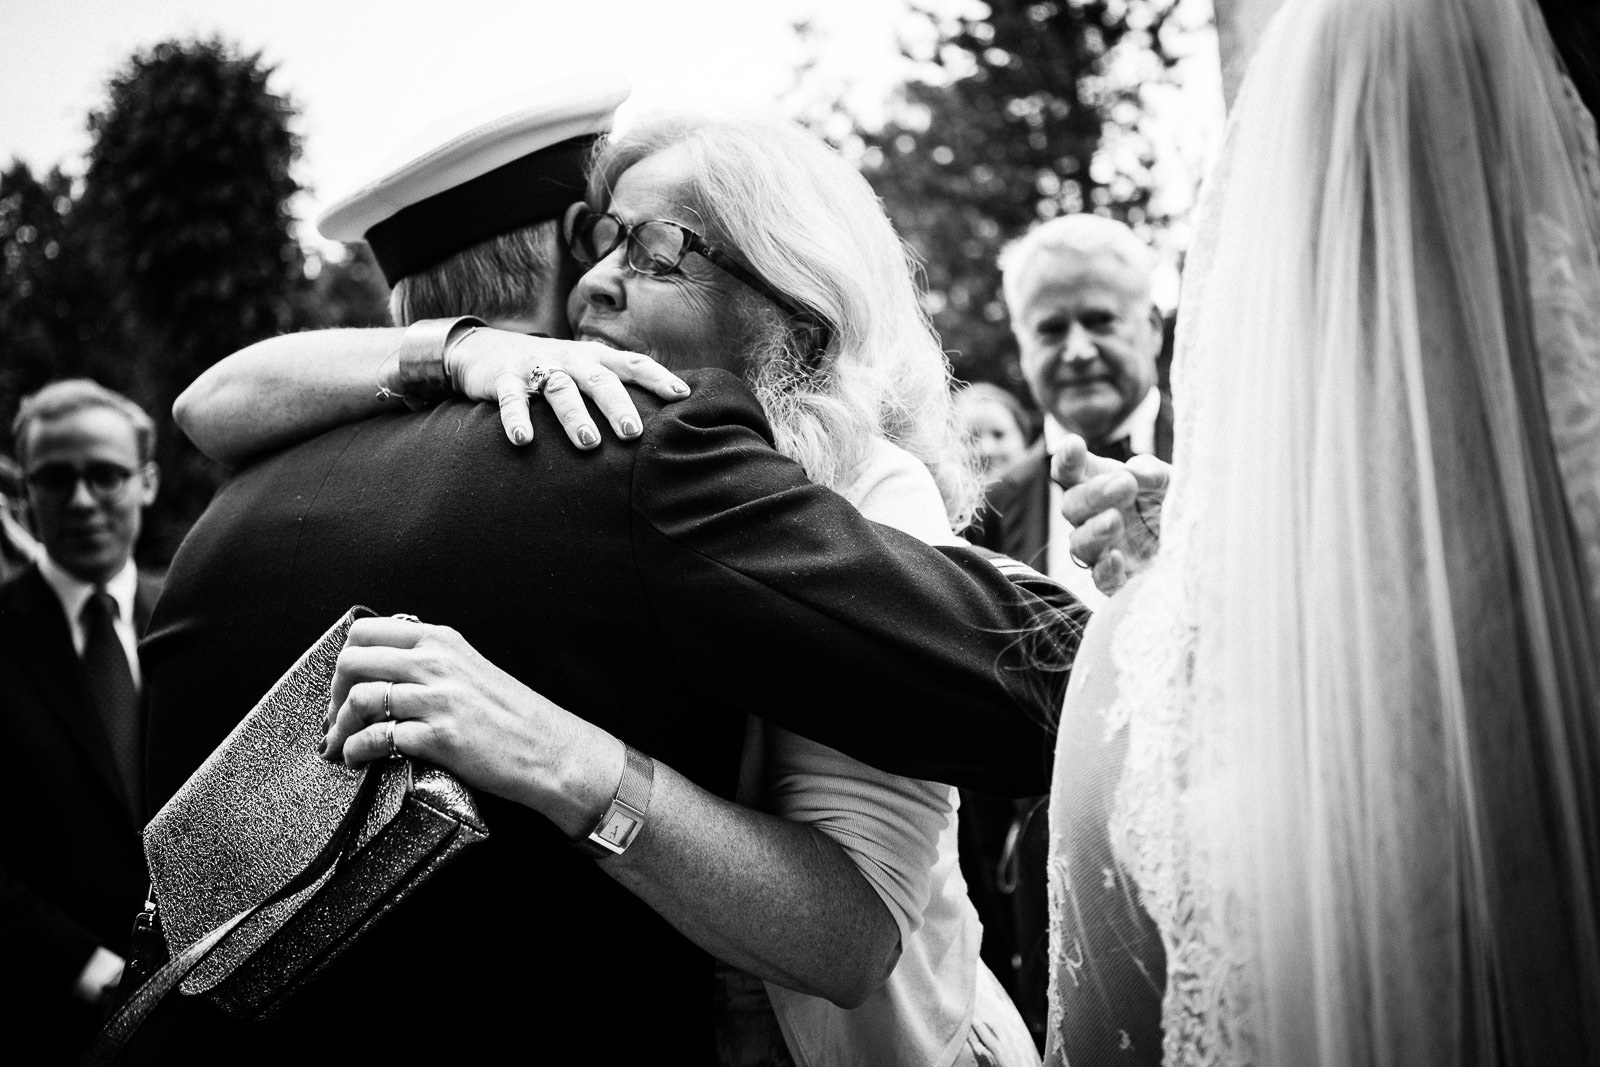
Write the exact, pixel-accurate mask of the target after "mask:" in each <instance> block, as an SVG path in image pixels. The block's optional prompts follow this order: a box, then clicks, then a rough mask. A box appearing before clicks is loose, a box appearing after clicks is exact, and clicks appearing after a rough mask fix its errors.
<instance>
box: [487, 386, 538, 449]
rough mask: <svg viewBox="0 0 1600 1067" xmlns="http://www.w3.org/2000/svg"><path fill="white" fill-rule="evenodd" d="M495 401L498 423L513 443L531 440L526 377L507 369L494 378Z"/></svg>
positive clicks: (531, 430) (522, 443)
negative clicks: (498, 407)
mask: <svg viewBox="0 0 1600 1067" xmlns="http://www.w3.org/2000/svg"><path fill="white" fill-rule="evenodd" d="M494 395H495V402H496V403H497V404H499V405H500V425H501V426H502V427H503V428H504V429H505V431H506V438H507V439H508V440H509V441H510V442H511V443H512V444H514V445H525V444H527V443H528V442H530V441H532V440H533V420H532V419H531V418H529V417H528V379H527V378H525V377H523V376H522V375H520V374H513V373H511V372H510V371H507V372H506V373H505V374H502V375H500V376H498V377H497V378H495V380H494Z"/></svg>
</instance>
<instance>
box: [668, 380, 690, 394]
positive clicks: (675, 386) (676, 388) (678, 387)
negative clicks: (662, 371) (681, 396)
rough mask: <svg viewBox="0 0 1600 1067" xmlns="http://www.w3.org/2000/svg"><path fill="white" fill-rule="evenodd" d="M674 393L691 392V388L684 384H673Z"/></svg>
mask: <svg viewBox="0 0 1600 1067" xmlns="http://www.w3.org/2000/svg"><path fill="white" fill-rule="evenodd" d="M672 391H673V392H674V393H687V392H688V391H689V387H688V386H687V385H685V384H684V383H682V382H673V383H672Z"/></svg>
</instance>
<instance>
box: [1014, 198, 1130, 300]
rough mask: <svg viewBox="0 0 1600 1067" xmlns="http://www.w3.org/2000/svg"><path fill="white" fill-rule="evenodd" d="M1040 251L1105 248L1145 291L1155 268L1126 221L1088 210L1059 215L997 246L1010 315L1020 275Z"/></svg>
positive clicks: (1084, 251) (1084, 252) (1019, 287)
mask: <svg viewBox="0 0 1600 1067" xmlns="http://www.w3.org/2000/svg"><path fill="white" fill-rule="evenodd" d="M1042 252H1077V253H1079V254H1080V255H1087V254H1092V253H1100V252H1109V253H1110V254H1111V255H1112V256H1114V257H1115V258H1116V259H1118V260H1120V261H1121V262H1122V264H1123V265H1124V266H1125V267H1127V268H1129V270H1130V271H1133V272H1134V273H1135V274H1137V275H1138V276H1139V277H1141V278H1143V279H1144V281H1143V286H1144V289H1145V291H1146V293H1147V294H1148V292H1149V288H1150V281H1151V276H1152V275H1153V274H1154V273H1155V268H1156V256H1155V253H1154V252H1152V251H1151V250H1150V246H1149V245H1147V244H1145V242H1143V241H1141V240H1140V239H1139V235H1138V234H1136V233H1134V232H1133V230H1131V229H1129V228H1128V226H1127V224H1126V223H1122V222H1118V221H1117V220H1116V219H1108V218H1106V217H1105V216H1103V215H1090V214H1088V213H1080V214H1076V215H1061V216H1058V217H1057V218H1053V219H1050V220H1049V221H1048V222H1041V223H1039V224H1038V225H1037V226H1035V227H1033V229H1031V230H1029V231H1028V232H1027V233H1025V234H1023V235H1022V236H1021V237H1019V238H1017V239H1016V240H1015V241H1012V242H1011V243H1010V244H1008V245H1006V246H1005V247H1004V248H1002V249H1001V250H1000V285H1001V288H1002V289H1003V290H1004V293H1005V300H1006V307H1007V308H1008V309H1009V310H1010V312H1011V314H1012V315H1015V314H1016V311H1017V306H1018V304H1019V299H1018V298H1019V295H1020V293H1021V291H1022V282H1023V279H1024V278H1026V277H1027V276H1028V270H1029V268H1030V267H1031V266H1032V265H1033V262H1034V260H1036V259H1038V258H1039V255H1040V253H1042Z"/></svg>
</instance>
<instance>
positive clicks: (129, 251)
mask: <svg viewBox="0 0 1600 1067" xmlns="http://www.w3.org/2000/svg"><path fill="white" fill-rule="evenodd" d="M272 74H273V68H271V67H270V66H266V65H264V64H263V63H262V61H261V57H260V56H259V55H243V54H240V53H239V52H238V51H237V50H236V49H235V48H233V47H232V46H230V45H228V44H226V43H224V42H222V41H220V40H216V39H212V40H199V41H168V42H165V43H162V44H158V45H156V46H155V47H153V48H151V49H149V50H148V51H143V52H140V53H137V54H135V55H134V56H133V57H132V58H131V59H130V60H129V62H128V63H127V64H126V66H124V67H123V69H122V70H120V71H119V72H118V73H117V74H116V75H115V76H114V77H113V78H112V79H111V81H110V83H109V84H108V86H107V98H106V102H105V104H104V105H103V106H102V107H101V108H99V109H97V110H96V111H95V112H94V113H93V114H92V115H90V116H89V119H88V123H89V130H90V133H91V135H92V147H91V149H90V152H89V156H88V160H87V170H86V173H85V175H84V178H83V180H82V181H81V183H77V185H76V186H75V185H74V183H73V182H71V181H70V180H69V179H68V178H66V177H65V176H64V175H63V174H62V173H61V172H60V171H59V170H55V171H52V172H51V173H50V174H49V175H46V176H45V177H44V178H43V179H40V178H37V177H35V176H34V175H33V173H32V172H31V171H30V170H29V168H28V167H27V165H26V164H24V163H21V162H16V163H13V164H12V166H11V167H10V169H8V170H6V171H4V172H3V173H0V251H3V255H4V262H3V263H0V350H3V351H4V352H5V353H6V359H5V360H4V361H3V362H0V433H7V434H8V433H9V427H10V420H11V416H12V415H13V414H14V413H15V411H16V406H17V404H18V402H19V401H20V399H21V397H22V396H24V395H26V394H27V393H29V392H32V391H33V390H35V389H37V388H39V387H40V386H42V385H44V384H45V383H46V382H49V381H51V380H53V379H56V378H62V377H68V376H73V375H88V376H90V377H93V378H95V379H97V380H98V381H100V382H102V383H103V384H105V385H107V386H109V387H111V388H113V389H116V390H118V391H120V392H123V393H126V394H127V395H129V396H130V397H132V398H133V399H134V400H136V401H138V402H139V403H140V404H141V405H142V406H144V408H145V409H146V410H148V411H149V412H150V413H151V414H152V415H153V416H155V417H156V419H157V423H158V426H159V428H160V433H159V438H158V441H159V443H158V451H157V459H158V461H159V462H160V463H161V467H162V486H161V492H160V494H159V495H158V497H157V499H156V503H155V505H154V506H153V507H152V508H150V509H149V511H148V512H147V513H146V516H145V536H144V538H143V540H142V543H141V545H140V558H141V560H142V561H143V562H145V563H146V564H154V565H161V564H164V563H165V562H166V560H167V559H169V558H170V557H171V554H172V552H173V550H174V549H175V548H176V547H177V543H178V541H179V540H180V539H181V538H182V536H183V534H184V533H185V532H186V531H187V529H188V527H189V525H190V524H191V523H192V522H193V520H194V519H195V517H196V516H197V515H198V514H199V512H200V510H201V509H202V508H203V507H204V506H205V504H206V502H207V501H208V500H209V499H210V496H211V493H212V491H213V490H214V489H215V488H216V485H217V484H218V482H219V481H220V478H221V471H220V470H219V469H218V468H216V466H215V465H214V464H212V463H211V462H210V461H209V460H207V459H205V458H204V457H203V456H201V455H200V454H199V453H198V452H197V451H196V450H195V449H194V448H193V447H192V446H190V445H189V444H188V442H187V441H186V440H185V439H184V438H183V437H182V435H181V434H179V432H178V431H177V428H176V426H175V425H174V424H173V423H172V421H171V418H170V412H171V410H172V402H173V400H174V399H175V398H176V397H177V395H178V393H180V392H181V391H182V390H183V389H184V387H185V386H187V385H188V384H189V383H190V382H191V381H193V380H194V378H195V376H196V375H198V374H199V373H200V372H201V371H203V370H205V368H207V367H209V366H210V365H211V364H212V363H214V362H216V361H217V360H218V359H220V358H221V357H223V356H225V355H227V354H228V353H230V352H233V351H236V350H237V349H240V348H243V347H245V346H246V345H249V344H251V343H253V342H255V341H259V340H261V339H263V338H266V337H270V336H272V335H274V334H277V333H281V332H283V331H286V330H291V329H303V328H308V327H313V326H322V325H372V324H376V323H380V322H382V321H384V318H385V310H384V307H385V299H386V290H385V289H384V287H383V285H382V281H381V279H380V278H379V277H378V276H377V273H376V270H375V268H373V267H372V266H371V264H370V263H368V264H365V265H364V264H363V263H362V262H361V261H360V260H359V259H348V260H344V261H335V262H327V263H325V262H321V261H320V260H319V261H317V262H316V263H313V264H308V263H307V259H306V254H305V253H304V252H303V251H302V249H301V247H300V245H299V243H298V242H297V241H296V239H295V236H294V228H293V227H294V217H293V214H292V210H291V203H292V201H293V199H294V198H295V197H296V196H297V195H298V194H299V192H300V185H299V183H298V182H297V181H296V180H295V178H294V176H293V168H294V164H295V161H296V159H297V157H298V155H299V151H300V142H299V138H298V136H297V135H296V134H295V133H294V132H293V129H292V122H293V120H294V118H295V109H294V106H293V104H292V102H291V101H290V100H288V99H287V98H286V97H284V96H282V95H280V94H278V93H275V92H273V91H272V89H271V88H270V86H269V84H268V83H269V81H270V80H271V77H272ZM313 275H314V276H315V277H313Z"/></svg>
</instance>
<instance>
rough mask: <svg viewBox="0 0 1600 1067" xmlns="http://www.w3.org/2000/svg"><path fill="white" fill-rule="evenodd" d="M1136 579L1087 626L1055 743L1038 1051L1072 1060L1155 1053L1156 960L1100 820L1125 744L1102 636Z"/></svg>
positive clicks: (1080, 1064) (1161, 964)
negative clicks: (1042, 1028) (1046, 989)
mask: <svg viewBox="0 0 1600 1067" xmlns="http://www.w3.org/2000/svg"><path fill="white" fill-rule="evenodd" d="M1135 588H1137V587H1136V586H1135V587H1130V589H1128V590H1125V591H1124V592H1123V593H1121V594H1120V595H1118V596H1116V597H1113V598H1112V600H1111V602H1110V603H1109V604H1108V605H1107V606H1106V608H1104V609H1103V610H1102V611H1101V612H1100V613H1098V614H1096V615H1095V617H1094V618H1093V620H1091V622H1090V624H1089V627H1088V629H1087V631H1086V632H1085V634H1084V640H1083V646H1082V649H1081V650H1080V653H1079V656H1078V660H1077V665H1076V666H1075V667H1074V668H1073V673H1072V683H1071V686H1070V687H1069V689H1068V691H1067V698H1066V703H1065V706H1064V707H1063V709H1062V719H1061V731H1060V734H1059V737H1058V739H1057V742H1056V764H1055V782H1054V785H1053V787H1052V789H1051V794H1050V796H1051V800H1050V858H1049V876H1050V882H1049V890H1050V949H1051V952H1050V955H1051V961H1052V973H1051V976H1050V1030H1049V1034H1048V1037H1047V1043H1046V1046H1045V1060H1046V1062H1047V1063H1050V1064H1058V1065H1059V1064H1065V1063H1070V1064H1071V1065H1072V1067H1096V1065H1098V1064H1132V1065H1138V1064H1152V1065H1153V1064H1159V1063H1160V1062H1161V996H1162V985H1163V976H1164V974H1165V966H1166V965H1165V959H1164V956H1163V953H1162V947H1161V940H1160V938H1159V936H1158V935H1157V932H1156V928H1155V925H1154V924H1153V923H1152V922H1151V921H1150V918H1149V916H1148V915H1146V913H1145V911H1144V908H1143V906H1142V905H1141V903H1140V900H1139V895H1138V891H1137V889H1136V887H1135V885H1134V883H1133V881H1132V879H1131V878H1130V877H1129V875H1128V872H1127V871H1126V870H1125V869H1124V868H1123V867H1122V866H1121V865H1120V864H1118V862H1117V861H1116V860H1115V858H1114V857H1113V855H1112V848H1111V838H1110V833H1109V822H1110V818H1111V810H1112V804H1113V799H1114V797H1115V795H1116V792H1117V786H1118V782H1119V781H1120V780H1121V778H1122V775H1123V769H1124V761H1125V758H1126V753H1127V745H1128V731H1127V727H1126V723H1122V724H1117V723H1115V722H1113V721H1112V719H1111V718H1110V715H1111V712H1112V708H1113V706H1114V705H1115V703H1116V700H1115V698H1116V694H1117V685H1116V670H1115V665H1114V664H1113V663H1112V660H1111V655H1110V643H1111V636H1112V634H1113V633H1114V632H1115V630H1116V628H1117V623H1118V622H1119V621H1120V619H1121V617H1122V614H1123V610H1124V608H1125V607H1126V605H1127V603H1128V601H1129V599H1130V598H1131V597H1132V596H1133V592H1134V589H1135Z"/></svg>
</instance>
